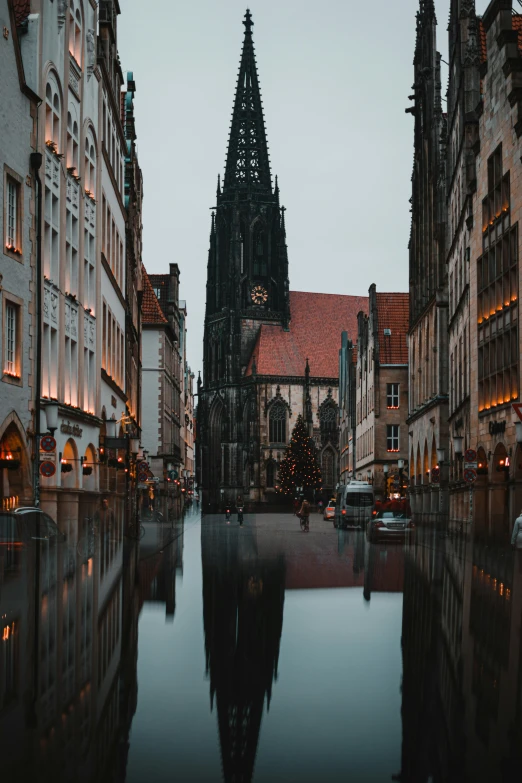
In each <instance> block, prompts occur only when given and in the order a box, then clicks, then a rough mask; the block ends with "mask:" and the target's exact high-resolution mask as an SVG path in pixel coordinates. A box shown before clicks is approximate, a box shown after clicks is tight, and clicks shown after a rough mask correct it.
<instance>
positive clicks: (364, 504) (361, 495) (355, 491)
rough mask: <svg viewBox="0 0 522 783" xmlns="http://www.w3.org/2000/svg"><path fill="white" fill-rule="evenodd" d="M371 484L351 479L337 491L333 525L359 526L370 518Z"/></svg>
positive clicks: (363, 526) (362, 526) (362, 527)
mask: <svg viewBox="0 0 522 783" xmlns="http://www.w3.org/2000/svg"><path fill="white" fill-rule="evenodd" d="M373 503H374V497H373V486H372V485H371V484H368V483H367V482H366V481H351V482H350V483H349V484H346V486H344V487H340V488H339V490H338V492H337V500H336V504H335V519H334V526H335V527H342V528H348V527H349V528H361V529H363V530H364V528H365V527H366V524H367V523H368V522H369V521H370V519H371V518H372V509H373Z"/></svg>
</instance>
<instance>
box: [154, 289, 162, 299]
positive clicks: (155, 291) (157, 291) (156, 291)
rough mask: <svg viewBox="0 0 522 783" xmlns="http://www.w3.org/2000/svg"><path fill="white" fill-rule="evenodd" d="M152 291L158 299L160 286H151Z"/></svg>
mask: <svg viewBox="0 0 522 783" xmlns="http://www.w3.org/2000/svg"><path fill="white" fill-rule="evenodd" d="M152 290H153V291H154V293H155V294H156V297H157V298H158V299H159V298H160V297H161V286H153V287H152Z"/></svg>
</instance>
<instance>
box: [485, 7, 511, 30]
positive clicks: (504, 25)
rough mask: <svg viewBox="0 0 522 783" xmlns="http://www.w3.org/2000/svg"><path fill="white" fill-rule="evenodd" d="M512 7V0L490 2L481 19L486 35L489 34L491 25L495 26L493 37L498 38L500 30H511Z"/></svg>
mask: <svg viewBox="0 0 522 783" xmlns="http://www.w3.org/2000/svg"><path fill="white" fill-rule="evenodd" d="M512 7H513V2H512V0H491V2H490V4H489V5H488V7H487V8H486V11H485V12H484V16H483V17H482V23H483V25H484V29H485V30H486V33H487V32H489V30H490V28H491V27H492V26H493V25H495V37H496V36H498V34H499V33H501V32H502V30H511V29H512V24H511V13H512Z"/></svg>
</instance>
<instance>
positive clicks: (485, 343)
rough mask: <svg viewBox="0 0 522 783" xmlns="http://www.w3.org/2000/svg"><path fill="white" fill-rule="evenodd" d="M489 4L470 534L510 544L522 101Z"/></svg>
mask: <svg viewBox="0 0 522 783" xmlns="http://www.w3.org/2000/svg"><path fill="white" fill-rule="evenodd" d="M512 11H513V9H512V3H511V2H510V1H509V0H495V1H494V2H491V3H490V4H489V6H488V8H487V9H486V12H485V13H484V16H483V17H482V20H481V24H480V30H479V34H480V52H481V66H480V76H481V84H482V89H481V96H480V98H481V100H479V103H478V105H477V114H478V116H479V119H478V136H479V140H480V144H479V145H477V147H476V152H477V157H476V160H475V165H476V171H477V186H476V196H475V198H474V201H473V214H472V219H473V230H472V232H471V237H470V302H471V305H470V323H471V324H472V325H473V328H472V330H471V346H470V361H469V363H470V410H471V411H472V416H471V423H470V445H471V447H472V448H474V449H475V450H476V451H477V460H478V468H479V469H478V479H477V481H476V483H475V486H474V525H475V529H476V531H477V533H479V534H480V535H482V536H486V537H488V538H489V537H493V538H496V539H498V540H500V541H503V542H506V541H507V540H508V537H509V534H510V531H511V529H512V527H513V522H514V519H515V518H516V516H517V515H518V513H519V511H520V508H521V505H522V464H521V463H522V451H521V446H520V444H519V443H518V442H517V435H516V428H515V422H516V421H517V419H516V416H515V414H514V413H513V410H512V407H511V406H512V403H513V402H516V401H518V400H519V399H520V351H521V342H520V330H519V325H518V324H519V309H518V300H519V290H520V263H519V257H520V235H519V234H520V232H519V222H520V218H521V210H522V191H521V188H520V185H519V181H520V178H519V176H518V169H519V166H520V156H521V136H522V122H521V120H520V118H521V116H522V114H521V112H522V103H520V96H519V89H520V88H519V83H520V76H519V71H520V69H521V68H522V58H521V51H520V48H519V43H518V39H519V31H520V29H521V28H522V17H521V15H520V14H513V13H512Z"/></svg>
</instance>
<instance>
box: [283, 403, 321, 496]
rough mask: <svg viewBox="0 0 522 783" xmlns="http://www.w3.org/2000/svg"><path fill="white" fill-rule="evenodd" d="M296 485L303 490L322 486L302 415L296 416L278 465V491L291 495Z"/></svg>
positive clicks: (318, 468) (312, 446)
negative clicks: (290, 435) (289, 437)
mask: <svg viewBox="0 0 522 783" xmlns="http://www.w3.org/2000/svg"><path fill="white" fill-rule="evenodd" d="M297 487H302V488H303V490H306V489H313V490H316V489H321V487H322V479H321V469H320V467H319V464H318V462H317V452H316V448H315V444H314V441H313V440H312V438H311V437H310V436H309V435H308V430H307V428H306V425H305V423H304V421H303V417H302V416H298V417H297V422H296V425H295V427H294V430H293V432H292V438H291V440H290V443H289V444H288V448H287V449H286V452H285V456H284V459H283V460H282V461H281V464H280V466H279V487H278V490H279V492H281V493H283V494H284V495H292V496H293V495H295V494H296V490H297Z"/></svg>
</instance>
